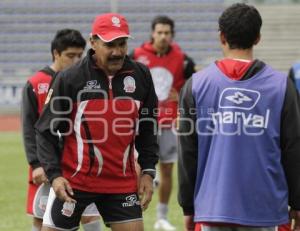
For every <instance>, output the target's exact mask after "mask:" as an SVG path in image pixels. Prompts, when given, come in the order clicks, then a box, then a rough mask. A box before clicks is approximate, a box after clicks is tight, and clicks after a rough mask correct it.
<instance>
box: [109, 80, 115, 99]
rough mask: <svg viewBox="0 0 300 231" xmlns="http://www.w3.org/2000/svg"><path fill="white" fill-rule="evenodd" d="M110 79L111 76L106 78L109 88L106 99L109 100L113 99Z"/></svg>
mask: <svg viewBox="0 0 300 231" xmlns="http://www.w3.org/2000/svg"><path fill="white" fill-rule="evenodd" d="M112 78H113V76H108V88H109V91H108V93H109V95H108V97H109V99H113V97H114V96H113V91H112Z"/></svg>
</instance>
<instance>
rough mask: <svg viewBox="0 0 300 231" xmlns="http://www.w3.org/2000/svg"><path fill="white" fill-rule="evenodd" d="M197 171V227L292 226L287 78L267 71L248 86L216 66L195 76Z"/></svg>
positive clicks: (247, 82)
mask: <svg viewBox="0 0 300 231" xmlns="http://www.w3.org/2000/svg"><path fill="white" fill-rule="evenodd" d="M192 81H193V83H192V85H193V86H192V92H193V97H194V99H195V104H196V111H197V126H196V127H197V134H198V168H197V179H196V186H195V194H194V198H195V199H194V202H195V204H194V205H195V221H198V222H201V221H203V222H223V223H235V224H241V225H249V226H261V227H262V226H275V225H278V224H283V223H287V222H288V189H287V183H286V179H285V175H284V171H283V168H282V165H281V162H280V160H281V150H280V123H281V110H282V107H283V101H284V97H285V92H286V83H287V77H286V76H284V75H283V74H281V73H279V72H277V71H275V70H273V69H272V68H271V67H270V66H268V65H266V66H265V67H264V68H263V70H261V71H260V72H259V73H257V74H256V75H254V76H253V77H252V78H250V79H247V80H245V81H234V80H231V79H229V78H228V77H226V76H225V75H224V74H223V73H222V72H221V71H220V70H219V68H218V67H217V66H216V64H215V63H213V64H211V65H210V66H209V67H207V68H206V69H204V70H203V71H201V72H198V73H196V74H194V75H193V79H192Z"/></svg>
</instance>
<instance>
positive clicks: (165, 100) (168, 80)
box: [130, 16, 195, 230]
mask: <svg viewBox="0 0 300 231" xmlns="http://www.w3.org/2000/svg"><path fill="white" fill-rule="evenodd" d="M174 27H175V25H174V21H173V20H172V19H171V18H169V17H167V16H157V17H155V18H154V19H153V21H152V24H151V29H152V33H151V39H150V41H147V42H145V43H144V44H142V45H141V47H138V48H136V49H134V50H133V52H132V53H131V54H130V56H131V58H133V59H134V60H136V61H138V62H141V63H143V64H145V65H146V66H148V67H149V68H150V71H151V74H152V78H153V82H154V87H155V92H156V94H157V96H158V100H159V108H158V109H159V112H158V120H159V135H158V144H159V166H160V180H159V188H158V197H159V203H158V205H157V221H156V222H155V224H154V229H156V230H158V229H159V230H175V227H174V226H173V225H172V224H171V223H170V222H169V221H168V218H167V214H168V204H169V200H170V196H171V192H172V170H173V166H174V163H175V162H176V160H177V137H176V135H175V133H174V131H173V130H174V125H175V121H176V118H177V105H178V95H179V91H180V89H181V87H182V86H183V84H184V83H185V81H186V80H187V79H188V78H189V77H190V76H192V74H193V73H194V71H195V64H194V62H193V60H192V59H191V58H189V57H188V56H187V55H186V54H185V53H184V52H183V51H182V50H181V48H180V47H179V45H178V44H176V43H175V42H174V41H173V38H174V35H175V28H174Z"/></svg>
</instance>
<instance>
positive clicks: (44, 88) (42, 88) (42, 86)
mask: <svg viewBox="0 0 300 231" xmlns="http://www.w3.org/2000/svg"><path fill="white" fill-rule="evenodd" d="M48 88H49V83H39V84H38V94H46V93H47V92H48Z"/></svg>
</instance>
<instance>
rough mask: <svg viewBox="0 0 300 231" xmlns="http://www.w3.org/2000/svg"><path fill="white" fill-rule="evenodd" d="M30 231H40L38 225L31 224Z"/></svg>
mask: <svg viewBox="0 0 300 231" xmlns="http://www.w3.org/2000/svg"><path fill="white" fill-rule="evenodd" d="M31 231H41V230H40V229H39V228H38V227H36V226H34V225H33V226H32V228H31Z"/></svg>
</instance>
